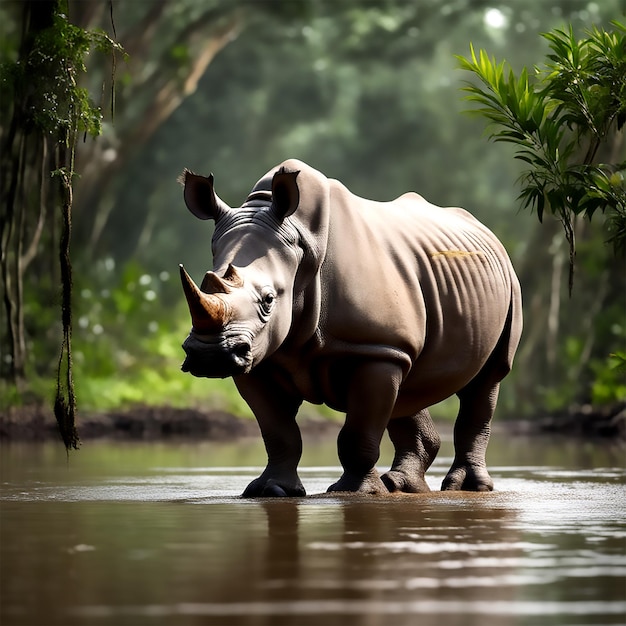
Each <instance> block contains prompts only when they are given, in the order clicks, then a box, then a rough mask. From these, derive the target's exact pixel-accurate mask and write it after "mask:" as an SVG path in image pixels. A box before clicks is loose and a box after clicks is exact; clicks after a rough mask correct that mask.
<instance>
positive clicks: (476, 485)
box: [441, 464, 493, 491]
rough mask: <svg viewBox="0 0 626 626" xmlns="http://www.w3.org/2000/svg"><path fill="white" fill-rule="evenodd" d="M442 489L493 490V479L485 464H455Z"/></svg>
mask: <svg viewBox="0 0 626 626" xmlns="http://www.w3.org/2000/svg"><path fill="white" fill-rule="evenodd" d="M441 490H442V491H493V480H491V476H489V472H487V468H486V467H484V466H476V465H469V464H467V465H456V464H455V465H453V466H452V467H451V468H450V471H449V472H448V475H447V476H446V477H445V478H444V480H443V483H442V485H441Z"/></svg>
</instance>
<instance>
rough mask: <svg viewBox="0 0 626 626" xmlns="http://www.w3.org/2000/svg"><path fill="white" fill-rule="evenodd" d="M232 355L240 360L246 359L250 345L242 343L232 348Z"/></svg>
mask: <svg viewBox="0 0 626 626" xmlns="http://www.w3.org/2000/svg"><path fill="white" fill-rule="evenodd" d="M233 354H234V355H235V356H236V357H239V358H240V359H247V358H248V355H249V354H250V345H249V344H247V343H245V342H243V343H238V344H237V345H235V346H233Z"/></svg>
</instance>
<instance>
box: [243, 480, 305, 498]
mask: <svg viewBox="0 0 626 626" xmlns="http://www.w3.org/2000/svg"><path fill="white" fill-rule="evenodd" d="M305 495H306V491H305V489H304V487H303V486H302V484H301V483H299V482H298V483H297V484H295V485H287V484H286V483H283V482H279V481H277V480H275V479H273V478H270V479H267V480H263V479H262V478H257V479H255V480H253V481H252V482H251V483H250V484H249V485H248V486H247V487H246V488H245V490H244V492H243V494H242V497H243V498H294V497H295V498H301V497H303V496H305Z"/></svg>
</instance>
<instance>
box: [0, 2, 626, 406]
mask: <svg viewBox="0 0 626 626" xmlns="http://www.w3.org/2000/svg"><path fill="white" fill-rule="evenodd" d="M25 4H27V3H25V2H14V1H12V0H7V1H4V2H2V4H0V24H1V26H0V29H1V30H2V32H1V39H0V55H1V56H0V60H1V61H2V63H4V64H10V63H14V62H15V61H16V59H17V58H18V53H19V46H20V41H21V37H22V29H23V28H24V23H23V19H24V17H23V16H24V6H25ZM67 10H68V16H69V19H70V21H71V23H73V24H76V25H77V26H80V27H81V28H86V29H95V28H100V29H102V30H103V31H104V32H105V33H106V34H107V35H108V37H110V38H112V39H113V40H115V41H117V42H119V43H120V44H121V46H122V47H123V49H124V52H125V54H122V53H121V52H120V51H118V52H117V53H111V52H110V51H109V53H107V54H104V53H101V52H98V51H96V50H94V51H92V53H91V54H90V55H89V56H88V57H87V63H86V72H84V73H83V74H82V76H81V79H80V80H81V82H82V84H83V85H84V86H85V87H86V88H87V89H88V91H89V93H90V94H91V97H92V99H93V100H94V101H95V102H96V104H97V105H98V106H100V107H101V109H102V113H103V115H104V122H103V126H102V133H101V136H99V137H97V138H95V139H94V138H91V137H90V136H88V135H86V136H85V137H84V139H83V138H82V137H81V140H80V141H79V143H78V147H77V154H76V171H77V172H78V174H79V175H80V178H77V179H76V181H75V183H74V197H73V211H72V213H73V237H72V242H71V258H72V263H73V267H74V299H73V309H74V329H73V343H74V351H73V363H74V379H75V383H76V395H77V399H78V405H79V409H80V410H103V409H111V408H119V407H130V406H132V405H133V404H155V405H170V406H179V407H180V406H198V407H203V408H221V409H225V410H228V411H232V412H234V413H236V414H240V415H244V414H245V415H247V414H249V412H248V409H247V407H246V406H245V405H244V404H243V402H242V401H241V400H240V399H239V397H238V394H237V393H236V391H235V389H234V385H233V384H232V381H229V380H227V381H208V380H198V379H194V378H192V377H191V376H189V375H188V374H183V373H182V372H181V371H180V362H181V361H182V357H183V352H182V349H181V348H180V344H181V343H182V341H183V339H184V338H185V336H186V334H187V332H188V330H189V317H188V311H187V308H186V303H185V300H184V297H183V294H182V290H181V288H180V285H179V283H178V281H177V280H176V277H177V265H178V264H179V263H181V262H184V264H185V266H186V267H187V268H188V270H189V271H190V273H191V274H192V275H193V276H200V275H202V274H203V273H204V272H205V271H206V270H207V269H209V268H210V267H211V258H210V254H211V253H210V238H211V229H212V224H208V223H200V222H198V221H197V220H196V219H195V218H194V217H193V216H191V215H190V214H189V213H188V212H187V211H186V209H185V207H184V203H183V201H182V193H181V188H180V186H179V185H178V184H177V182H176V179H177V177H178V175H179V174H180V172H181V171H182V169H183V168H184V167H188V168H190V169H192V170H194V171H196V172H198V173H203V174H208V173H209V172H213V173H214V175H215V181H216V189H217V191H218V193H219V194H220V196H221V197H222V198H223V199H224V200H225V201H226V202H227V203H228V204H230V205H231V206H239V204H240V203H241V202H242V201H243V199H244V198H245V196H246V194H247V192H248V191H249V190H250V188H251V187H252V185H253V184H254V182H255V181H256V180H257V179H258V178H259V177H260V176H261V175H262V174H264V173H265V172H266V171H267V170H269V169H270V168H271V167H273V166H274V165H276V164H277V163H279V162H281V161H282V160H284V159H286V158H290V157H296V158H300V159H302V160H304V161H306V162H308V163H310V164H311V165H312V166H314V167H316V168H317V169H319V170H321V171H322V172H324V173H325V174H326V175H328V176H329V177H332V178H338V179H339V180H341V181H342V182H343V183H345V184H346V185H347V186H348V187H349V188H350V189H351V190H352V191H353V192H355V193H357V194H359V195H362V196H365V197H368V198H372V199H376V200H388V199H391V198H394V197H396V196H398V195H400V194H402V193H404V192H406V191H409V190H413V191H417V192H418V193H420V194H421V195H423V196H424V197H425V198H426V199H428V200H429V201H431V202H433V203H435V204H438V205H442V206H462V207H464V208H466V209H468V210H469V211H471V212H472V213H473V214H474V215H476V217H478V218H479V219H480V220H481V221H483V222H484V223H485V224H487V225H488V226H489V227H490V228H491V229H492V230H493V231H494V232H495V233H496V234H497V235H498V236H499V237H500V238H501V240H502V241H503V242H504V244H505V246H506V247H507V249H508V251H509V254H510V255H511V258H512V260H513V263H514V265H515V267H516V269H517V272H518V274H519V276H520V279H521V282H522V289H523V293H524V307H525V310H524V314H525V332H524V336H523V339H522V343H521V346H520V349H519V351H518V355H517V358H516V362H515V365H514V370H513V372H512V374H511V375H510V377H509V378H508V379H507V381H506V382H505V384H504V385H503V388H502V391H501V399H500V403H499V414H500V416H504V417H511V418H529V417H530V418H532V417H534V416H538V415H541V414H542V413H543V412H544V411H546V410H547V411H553V410H559V409H562V408H564V407H568V406H570V405H571V404H573V403H578V404H584V403H594V404H598V405H602V404H607V403H612V402H615V401H618V400H622V399H624V397H626V382H625V381H624V376H623V372H620V371H618V370H617V369H616V368H615V367H614V362H613V361H612V357H611V356H610V355H611V354H613V353H615V352H617V351H622V352H623V351H626V319H625V317H626V313H625V311H626V301H625V298H626V296H625V295H624V294H626V272H625V271H624V262H623V259H619V258H618V257H616V256H615V254H614V250H613V249H612V247H611V246H608V245H606V243H605V241H606V239H607V237H608V235H607V229H606V224H605V223H604V221H603V219H602V216H601V215H598V216H597V217H594V219H593V220H592V221H591V223H590V222H588V221H583V220H578V221H577V223H576V231H577V232H576V234H577V256H576V278H575V284H574V289H573V292H572V294H571V296H570V295H569V293H568V258H569V257H568V255H569V252H568V245H567V242H566V241H565V238H564V236H563V233H562V229H561V225H560V223H559V222H558V220H556V219H554V218H552V217H550V216H549V215H546V216H544V219H543V223H542V224H540V223H539V222H538V220H537V217H536V215H532V214H531V213H530V212H528V211H522V210H521V208H520V207H521V204H520V202H519V201H518V200H517V196H518V194H519V192H520V189H519V186H518V185H517V182H516V181H517V177H518V176H519V174H520V171H521V168H522V165H523V164H521V163H520V162H519V161H516V160H515V159H514V158H513V148H511V147H510V146H507V145H503V144H494V143H490V142H488V141H487V139H486V137H485V135H484V122H483V121H481V120H480V119H477V118H474V117H470V116H467V115H464V114H463V111H464V110H465V109H467V108H468V107H469V106H470V105H468V103H466V102H464V101H463V94H462V92H461V87H462V85H463V82H464V81H467V80H469V79H471V77H470V76H469V75H468V73H467V72H463V71H461V70H460V69H459V63H458V60H457V59H456V57H455V55H462V56H465V57H467V56H468V54H469V46H470V42H471V43H472V44H473V46H474V47H475V48H476V49H479V48H484V49H485V50H487V51H488V53H489V54H490V55H493V56H495V57H496V58H498V59H506V60H507V61H508V62H509V63H510V64H511V65H512V66H513V68H515V69H520V68H521V67H523V66H526V67H529V68H532V67H533V66H535V65H541V64H542V62H543V61H544V59H545V56H546V54H547V52H548V43H547V41H546V40H545V39H543V38H542V37H541V36H540V33H543V32H547V31H550V30H553V29H555V28H564V29H567V28H569V26H570V25H571V26H572V28H573V30H574V32H575V33H576V34H578V35H579V36H583V35H584V33H585V29H588V28H589V27H591V25H597V26H599V27H603V28H607V29H608V28H609V26H610V21H611V20H612V19H619V18H623V16H624V3H623V2H622V1H621V0H603V2H588V1H581V0H523V1H522V0H514V1H510V2H498V1H495V0H491V1H483V0H420V1H417V0H382V1H378V2H368V1H364V0H341V1H339V2H334V1H331V0H285V1H283V0H272V1H262V0H257V1H254V0H206V1H204V2H198V1H197V0H175V1H173V0H172V1H168V0H156V1H154V0H145V1H140V2H138V1H131V0H119V1H116V2H112V3H110V2H96V1H94V2H91V1H88V2H85V1H81V2H73V1H70V2H69V3H68V6H67ZM621 21H622V22H623V19H622V20H621ZM113 66H114V67H113ZM113 77H114V78H113ZM113 82H114V85H113ZM112 87H114V89H111V88H112ZM113 91H114V93H115V102H114V103H113V102H112V100H111V98H112V96H111V93H113ZM7 93H8V92H7V90H5V89H4V88H3V89H2V93H1V94H0V95H1V96H2V100H1V102H0V104H1V107H0V112H1V113H2V117H1V118H0V131H1V132H2V139H3V141H4V140H5V139H6V134H7V129H8V126H9V123H8V117H9V115H10V113H11V106H12V105H11V102H9V101H8V99H7ZM111 109H113V113H114V114H113V115H111V114H110V111H111ZM622 147H623V144H622ZM625 157H626V155H625V154H624V151H623V153H622V155H621V159H622V160H623V159H624V158H625ZM27 166H28V164H27ZM32 167H34V165H32ZM4 182H5V179H4V178H3V185H4ZM3 192H4V190H3ZM22 201H23V216H24V217H23V224H22V227H23V232H24V240H25V241H24V246H23V248H24V250H25V251H27V252H28V253H29V255H28V258H27V259H25V260H27V261H28V264H27V269H26V271H24V274H23V278H24V280H23V302H24V310H23V319H24V344H25V345H24V347H25V351H24V355H25V359H24V363H23V367H21V368H20V369H21V371H18V372H16V371H15V367H14V365H15V363H14V362H13V361H12V358H11V351H10V349H9V338H8V334H7V319H6V310H5V308H3V309H2V315H3V316H4V317H3V318H2V319H0V322H1V332H2V336H1V344H0V346H1V352H0V374H1V382H0V385H1V386H0V410H3V409H5V408H7V407H9V406H14V405H16V404H28V403H31V402H44V403H46V402H50V403H51V402H52V398H53V395H54V383H55V378H56V371H57V362H58V358H59V356H58V355H59V344H60V340H61V339H60V338H61V335H62V333H61V321H60V312H59V311H60V309H59V302H60V291H59V282H60V275H59V271H60V270H59V268H58V261H57V257H58V251H57V247H58V239H59V233H60V229H61V225H60V223H61V216H60V211H56V212H55V211H44V210H40V209H41V207H40V202H39V191H38V190H37V189H33V190H31V193H29V194H26V197H24V198H22ZM3 210H4V209H3ZM33 243H34V244H35V245H29V244H33ZM5 252H6V251H3V253H5ZM306 410H307V411H309V412H310V411H314V409H313V408H312V407H308V408H307V409H306ZM453 412H454V409H453V408H451V407H450V406H449V405H444V406H443V407H441V408H440V409H439V411H437V410H435V411H434V412H433V413H434V415H435V416H442V415H443V416H447V415H452V414H453Z"/></svg>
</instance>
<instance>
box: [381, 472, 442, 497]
mask: <svg viewBox="0 0 626 626" xmlns="http://www.w3.org/2000/svg"><path fill="white" fill-rule="evenodd" d="M380 479H381V480H382V481H383V483H384V484H385V486H386V487H387V489H388V490H389V491H390V492H391V493H394V492H398V491H400V492H403V493H426V492H428V491H430V487H429V486H428V485H427V484H426V481H425V480H424V476H423V475H421V476H420V475H419V474H416V473H409V472H405V471H403V470H394V469H391V470H389V471H388V472H387V473H385V474H383V475H382V476H381V477H380Z"/></svg>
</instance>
